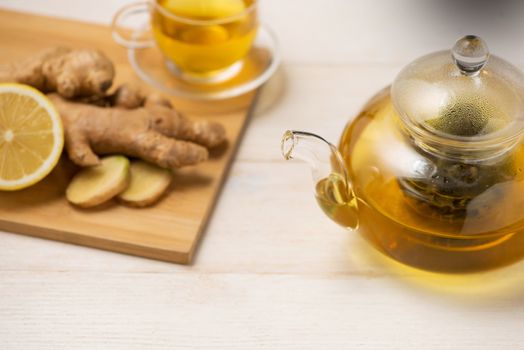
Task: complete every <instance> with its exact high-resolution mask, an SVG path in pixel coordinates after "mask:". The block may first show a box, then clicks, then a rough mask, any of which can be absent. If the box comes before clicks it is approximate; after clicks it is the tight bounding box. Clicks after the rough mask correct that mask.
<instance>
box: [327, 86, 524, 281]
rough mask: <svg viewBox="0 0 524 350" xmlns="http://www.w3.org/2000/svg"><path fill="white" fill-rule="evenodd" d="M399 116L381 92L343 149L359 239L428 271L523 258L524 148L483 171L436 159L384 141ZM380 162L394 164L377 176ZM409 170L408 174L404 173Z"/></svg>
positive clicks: (350, 217) (483, 266)
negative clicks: (356, 211) (355, 199)
mask: <svg viewBox="0 0 524 350" xmlns="http://www.w3.org/2000/svg"><path fill="white" fill-rule="evenodd" d="M395 113H396V112H395V111H394V109H393V106H392V103H391V99H390V97H389V94H388V93H382V94H381V95H379V96H378V97H377V98H375V99H374V100H373V101H372V102H371V103H370V104H369V105H368V106H367V107H366V108H365V109H364V110H363V111H362V113H361V114H360V115H359V116H358V117H357V119H356V120H355V121H353V123H352V125H351V126H350V127H349V128H347V129H346V131H345V132H344V134H343V136H342V139H341V142H340V150H341V152H342V155H343V157H344V159H345V161H346V165H347V168H348V171H349V173H350V174H349V175H350V177H351V178H352V179H353V183H352V186H353V190H354V191H355V194H356V197H357V198H358V203H357V204H358V218H359V232H360V233H361V234H363V235H364V236H365V237H366V238H367V239H368V240H369V241H370V242H372V243H373V244H374V245H375V246H376V247H377V248H379V249H380V250H381V251H383V252H385V253H386V254H387V255H389V256H391V257H393V258H395V259H396V260H399V261H402V262H405V263H407V264H408V265H411V266H416V267H420V268H423V269H426V270H434V271H445V272H466V271H475V270H482V269H489V268H495V267H498V266H502V265H506V264H509V263H511V262H514V261H516V260H519V259H521V258H522V257H523V256H524V222H523V221H522V220H520V217H521V214H522V213H521V212H522V210H523V209H522V208H524V198H522V199H520V198H519V197H522V196H521V195H520V194H521V193H523V191H524V174H523V173H522V170H523V169H524V145H523V144H522V143H521V144H518V145H516V146H515V147H514V148H513V149H511V150H510V151H509V152H508V153H507V154H504V155H502V156H501V157H500V159H498V160H493V161H492V162H486V164H480V165H479V164H476V165H475V164H468V163H467V162H460V161H456V160H455V161H453V160H449V159H446V158H445V157H442V158H436V157H432V156H431V155H429V154H427V153H426V152H424V151H423V150H421V149H420V148H419V147H418V146H413V145H411V146H410V147H409V148H408V147H402V146H399V145H398V143H399V142H406V143H410V142H411V141H412V140H410V139H409V137H407V136H401V135H398V138H397V139H396V140H393V139H392V138H388V137H385V136H383V135H387V133H385V132H384V130H386V129H387V130H392V128H396V127H397V126H395V125H394V122H395V120H398V117H395V115H394V114H395ZM479 120H480V119H479ZM392 123H393V124H392ZM448 126H449V124H448ZM471 127H472V128H475V127H476V126H471ZM470 131H471V130H469V131H464V132H468V133H469V132H470ZM399 133H401V131H400V129H399ZM395 143H396V144H397V145H396V146H395ZM392 149H395V152H396V153H392V151H391V150H392ZM399 151H403V152H404V153H402V154H401V153H398V152H399ZM377 159H382V160H383V162H384V163H385V164H389V165H388V166H382V167H381V169H380V170H379V169H378V166H377V165H376V164H373V162H374V161H376V160H377ZM423 160H424V162H425V163H423V162H422V161H423ZM408 163H409V164H411V165H410V166H411V168H410V169H407V170H409V171H405V170H406V169H404V170H403V168H404V164H408ZM428 164H431V166H428ZM413 166H415V167H416V166H420V169H413ZM387 168H389V171H390V172H388V171H385V170H386V169H387ZM403 172H406V174H405V176H402V175H403ZM417 174H419V175H420V176H418V175H417ZM399 175H400V176H399ZM317 196H322V197H325V196H324V194H323V192H319V191H317ZM519 204H520V205H519ZM347 205H348V208H351V207H353V206H354V205H355V204H352V203H348V204H347ZM325 212H326V213H327V214H328V215H329V216H330V217H332V218H333V219H334V220H335V221H336V222H339V223H341V222H344V220H354V216H355V213H354V211H351V210H349V211H344V210H341V209H338V210H336V211H333V212H331V213H329V212H328V211H325ZM342 213H347V214H346V217H340V216H341V215H343V214H342ZM335 216H338V217H335Z"/></svg>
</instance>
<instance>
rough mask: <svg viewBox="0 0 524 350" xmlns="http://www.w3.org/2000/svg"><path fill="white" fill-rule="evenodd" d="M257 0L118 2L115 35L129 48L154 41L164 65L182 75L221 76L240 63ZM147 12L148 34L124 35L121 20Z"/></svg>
mask: <svg viewBox="0 0 524 350" xmlns="http://www.w3.org/2000/svg"><path fill="white" fill-rule="evenodd" d="M256 7H257V3H256V0H153V1H146V2H142V3H137V4H132V5H129V6H127V7H124V8H122V9H121V10H120V11H119V12H118V13H117V14H116V15H115V17H114V20H113V37H114V38H115V40H116V41H117V42H118V43H120V44H122V45H124V46H126V47H128V48H143V47H149V46H151V45H156V46H157V47H158V48H159V49H160V50H161V51H162V53H163V55H164V56H165V57H166V59H167V62H168V67H169V68H170V69H171V70H172V71H173V72H174V73H175V74H177V75H178V76H180V77H181V78H183V79H185V80H189V81H192V82H200V83H209V82H220V81H224V80H227V79H229V78H231V77H232V76H234V75H235V74H236V73H238V72H239V71H240V69H241V68H242V60H243V58H244V57H245V56H246V55H247V53H248V52H249V50H250V49H251V47H252V45H253V41H254V39H255V36H256V33H257V28H258V20H257V8H256ZM141 12H148V13H149V15H150V27H151V34H152V35H151V36H152V39H147V40H142V39H138V38H131V39H127V38H125V37H124V35H123V34H122V33H123V28H122V27H121V25H120V22H122V21H123V20H125V18H126V17H129V16H132V15H136V14H137V13H141Z"/></svg>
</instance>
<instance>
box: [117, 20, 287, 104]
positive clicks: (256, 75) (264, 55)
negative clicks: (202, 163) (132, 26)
mask: <svg viewBox="0 0 524 350" xmlns="http://www.w3.org/2000/svg"><path fill="white" fill-rule="evenodd" d="M140 34H141V33H135V37H140ZM127 56H128V59H129V62H130V63H131V66H132V67H133V69H134V70H135V72H136V73H137V74H138V76H139V77H140V78H141V79H142V80H144V81H145V82H147V83H149V84H150V85H152V86H154V87H155V88H157V89H159V90H161V91H163V92H165V93H167V94H170V95H174V96H179V97H184V98H191V99H199V100H218V99H225V98H230V97H235V96H239V95H242V94H244V93H246V92H248V91H251V90H254V89H256V88H257V87H259V86H260V85H262V84H263V83H265V82H266V81H267V80H268V79H269V78H270V77H271V76H272V75H273V73H275V71H276V69H277V67H278V65H279V63H280V52H279V49H278V44H277V40H276V37H275V35H274V34H273V32H272V31H271V30H270V29H269V28H268V27H267V26H260V28H259V29H258V33H257V37H256V39H255V42H254V44H253V48H252V49H251V51H250V52H249V53H248V54H247V56H246V57H245V58H244V59H243V60H242V63H241V64H240V65H239V67H240V68H239V69H238V73H237V74H235V75H234V76H233V77H231V78H230V79H228V80H226V81H223V82H218V83H206V84H203V83H195V82H190V81H187V80H184V79H182V78H181V77H180V75H178V74H176V73H175V72H174V71H173V67H172V63H170V62H166V58H165V57H164V56H163V55H162V53H161V51H160V50H159V49H158V48H157V47H156V46H154V47H149V48H142V49H128V51H127Z"/></svg>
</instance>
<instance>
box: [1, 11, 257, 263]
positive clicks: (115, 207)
mask: <svg viewBox="0 0 524 350" xmlns="http://www.w3.org/2000/svg"><path fill="white" fill-rule="evenodd" d="M54 45H65V46H71V47H86V48H98V49H100V50H102V51H103V52H105V53H106V54H107V55H108V56H109V57H110V58H111V59H112V60H113V62H114V63H115V66H116V71H117V73H116V77H117V78H116V84H115V85H117V84H118V83H119V82H124V81H125V82H134V83H139V84H141V85H142V86H144V88H146V89H147V87H146V85H145V83H142V82H141V81H140V80H139V79H138V78H137V76H136V75H135V74H134V72H133V71H132V69H131V67H130V66H129V64H128V62H127V58H126V57H127V56H126V51H125V50H124V49H123V48H122V47H120V46H118V45H117V44H116V43H114V42H113V40H112V39H111V34H110V31H109V28H108V27H104V26H97V25H92V24H86V23H80V22H74V21H67V20H62V19H55V18H48V17H40V16H33V15H27V14H21V13H15V12H10V11H2V10H0V63H5V62H9V61H13V60H17V59H20V58H22V57H25V56H27V55H30V54H31V53H33V52H35V51H38V50H41V49H44V48H47V47H50V46H54ZM255 95H256V92H252V93H249V94H246V95H244V96H241V97H238V98H234V99H229V100H222V101H217V102H199V101H186V100H181V99H176V98H173V99H172V102H173V104H174V106H175V107H177V108H178V109H179V110H180V111H181V112H183V113H184V114H185V115H186V116H188V117H190V118H194V119H199V118H207V119H213V120H216V121H219V122H221V123H222V124H223V125H224V126H225V127H226V129H227V133H228V139H229V143H228V145H227V147H224V148H222V149H219V150H217V151H215V152H213V153H212V155H211V159H210V160H209V161H208V162H205V163H203V164H200V165H198V166H195V167H188V168H184V169H181V170H178V171H175V173H174V183H173V186H172V188H171V190H170V192H169V193H168V194H167V195H166V196H165V197H164V198H163V200H162V201H161V202H160V203H158V204H157V205H155V206H153V207H151V208H144V209H133V208H128V207H125V206H122V205H119V204H117V203H109V204H107V205H104V206H103V207H101V208H97V209H91V210H82V209H78V208H75V207H73V206H71V205H69V204H68V203H67V201H66V200H65V198H64V192H65V188H66V186H67V184H68V182H69V179H70V178H71V176H72V175H73V174H74V173H75V171H76V170H77V169H76V168H75V167H74V166H73V165H72V164H71V162H70V161H69V160H68V159H67V157H65V156H63V157H62V160H61V162H60V163H59V165H58V166H57V167H56V168H55V169H54V171H53V172H52V173H51V174H50V175H49V176H48V177H47V178H46V179H44V180H43V181H41V182H40V183H38V184H37V185H35V186H33V187H30V188H28V189H25V190H22V191H18V192H11V193H10V192H0V229H1V230H5V231H12V232H17V233H22V234H27V235H32V236H37V237H42V238H48V239H54V240H59V241H64V242H69V243H74V244H80V245H85V246H90V247H95V248H100V249H106V250H111V251H116V252H121V253H126V254H132V255H138V256H143V257H148V258H153V259H158V260H165V261H171V262H177V263H190V262H191V259H192V257H193V254H194V252H195V248H196V247H197V244H198V241H199V238H200V237H201V235H202V232H203V230H204V229H205V226H206V222H207V220H208V218H209V216H210V214H211V212H212V209H213V205H214V203H215V201H216V199H217V196H218V194H219V191H220V187H221V185H222V183H223V182H224V179H225V177H226V175H227V172H228V168H229V165H230V164H231V161H232V159H233V156H234V154H235V150H236V148H237V147H238V143H239V140H240V137H241V135H242V133H243V130H244V128H245V126H246V123H247V120H248V115H249V111H250V108H251V106H252V105H253V103H254V98H255Z"/></svg>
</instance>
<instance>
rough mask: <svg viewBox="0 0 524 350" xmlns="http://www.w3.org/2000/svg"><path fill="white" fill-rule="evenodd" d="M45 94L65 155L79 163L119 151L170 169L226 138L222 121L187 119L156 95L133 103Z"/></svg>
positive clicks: (197, 158)
mask: <svg viewBox="0 0 524 350" xmlns="http://www.w3.org/2000/svg"><path fill="white" fill-rule="evenodd" d="M48 97H49V98H50V99H51V101H52V102H53V104H54V105H55V107H56V108H57V110H58V112H59V113H60V116H61V117H62V121H63V124H64V131H65V147H66V151H67V153H68V155H69V158H71V160H72V161H73V162H74V163H76V164H77V165H80V166H93V165H97V164H99V162H100V159H99V158H98V156H97V154H100V155H102V154H124V155H127V156H131V157H138V158H141V159H143V160H146V161H148V162H150V163H154V164H157V165H159V166H161V167H163V168H170V169H176V168H179V167H181V166H184V165H192V164H196V163H199V162H202V161H204V160H206V159H207V158H208V150H207V149H206V147H207V148H212V147H215V146H218V145H220V144H222V143H223V142H224V141H225V139H226V138H225V130H224V128H223V127H222V125H220V124H218V123H213V122H208V121H190V120H188V119H186V118H184V117H182V116H181V115H180V114H179V113H178V112H177V111H176V110H175V109H173V108H172V107H171V105H170V104H169V102H167V101H166V100H163V99H161V98H157V97H152V98H146V99H145V102H144V106H143V107H139V108H134V109H125V108H119V107H109V108H104V107H99V106H95V105H88V104H85V103H78V102H73V101H68V100H66V99H64V98H62V97H61V96H60V95H58V94H49V95H48Z"/></svg>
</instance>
